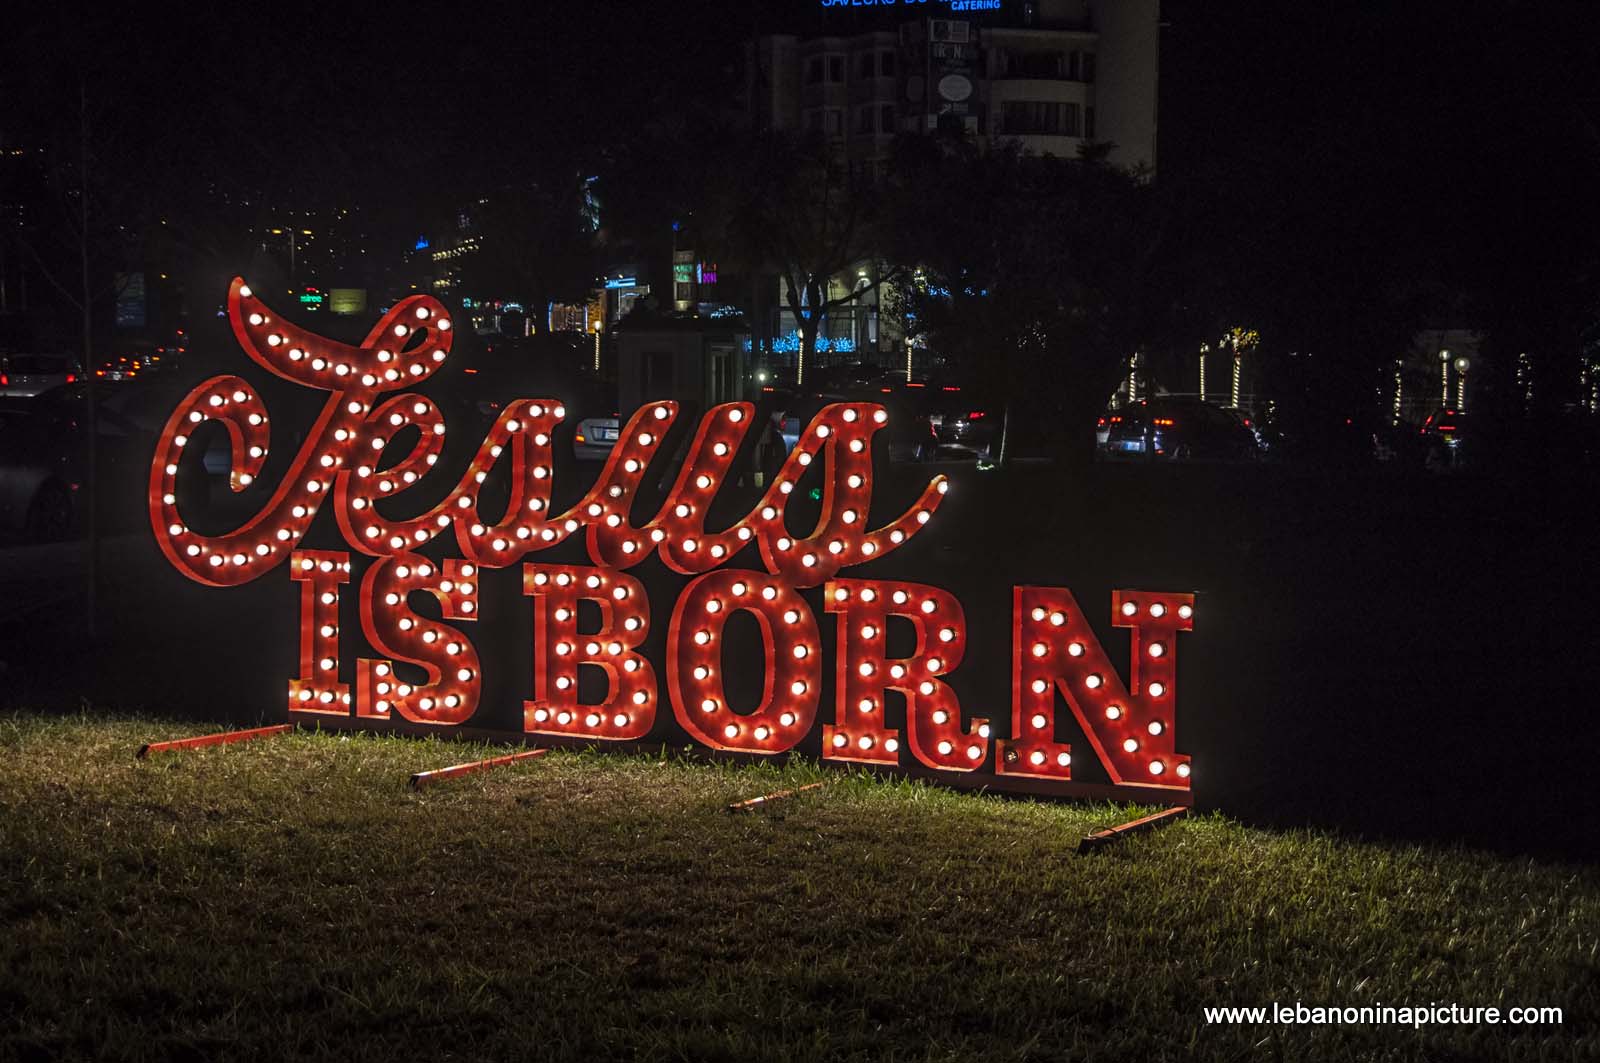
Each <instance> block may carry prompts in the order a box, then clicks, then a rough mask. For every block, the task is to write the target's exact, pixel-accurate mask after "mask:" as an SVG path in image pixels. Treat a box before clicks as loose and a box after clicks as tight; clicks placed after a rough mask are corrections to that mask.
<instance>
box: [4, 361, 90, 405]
mask: <svg viewBox="0 0 1600 1063" xmlns="http://www.w3.org/2000/svg"><path fill="white" fill-rule="evenodd" d="M77 379H78V364H77V363H76V362H74V361H73V360H72V359H71V358H68V357H67V356H66V355H57V354H8V355H5V356H3V357H0V395H5V396H8V397H12V398H24V399H27V398H32V397H33V396H35V395H38V394H39V393H40V392H44V391H49V390H50V389H51V388H59V387H61V386H62V385H64V384H71V383H74V382H76V381H77Z"/></svg>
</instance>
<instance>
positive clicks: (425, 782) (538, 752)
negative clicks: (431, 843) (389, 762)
mask: <svg viewBox="0 0 1600 1063" xmlns="http://www.w3.org/2000/svg"><path fill="white" fill-rule="evenodd" d="M548 752H550V751H549V750H548V749H525V750H523V751H522V752H521V753H508V754H506V755H505V756H503V757H490V758H489V759H488V760H474V761H472V762H470V763H467V764H454V765H451V766H450V767H448V768H439V769H438V770H436V771H419V772H417V773H416V774H415V775H413V776H411V788H412V789H413V790H420V789H422V788H423V787H424V786H431V785H432V784H434V783H436V782H444V781H445V780H446V779H454V778H456V777H457V776H461V775H471V774H472V773H473V772H478V771H488V770H489V769H490V768H498V767H500V766H501V765H502V764H515V763H516V762H517V761H519V760H531V759H533V758H534V757H542V756H544V755H545V754H546V753H548Z"/></svg>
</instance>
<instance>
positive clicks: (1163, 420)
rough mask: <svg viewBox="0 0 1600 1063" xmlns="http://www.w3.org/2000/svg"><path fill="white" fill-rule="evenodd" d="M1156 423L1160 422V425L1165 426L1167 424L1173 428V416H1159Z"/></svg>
mask: <svg viewBox="0 0 1600 1063" xmlns="http://www.w3.org/2000/svg"><path fill="white" fill-rule="evenodd" d="M1155 423H1156V424H1158V425H1163V426H1165V427H1167V428H1171V427H1172V418H1170V417H1157V418H1156V419H1155Z"/></svg>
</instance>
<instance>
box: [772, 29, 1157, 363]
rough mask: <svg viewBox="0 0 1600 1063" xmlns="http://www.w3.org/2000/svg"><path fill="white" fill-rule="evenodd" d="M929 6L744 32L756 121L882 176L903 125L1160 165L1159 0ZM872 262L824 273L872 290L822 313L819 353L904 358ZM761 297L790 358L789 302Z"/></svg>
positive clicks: (833, 287)
mask: <svg viewBox="0 0 1600 1063" xmlns="http://www.w3.org/2000/svg"><path fill="white" fill-rule="evenodd" d="M924 10H926V12H927V13H926V14H924V15H923V16H922V17H919V18H916V19H908V18H907V17H906V9H904V8H896V7H878V8H868V9H856V8H851V9H849V10H848V12H839V15H840V17H839V19H838V20H837V23H836V24H837V26H838V32H836V33H830V34H828V35H817V34H812V35H803V34H798V33H770V34H764V35H762V36H759V37H757V38H756V39H754V40H752V41H750V42H749V43H748V45H747V47H746V56H745V95H746V101H745V102H746V107H747V119H748V121H749V122H750V123H751V124H752V125H753V126H755V127H756V128H767V129H775V130H795V131H809V132H814V133H820V134H822V135H823V136H825V137H826V138H828V141H829V143H830V144H831V145H832V146H833V147H834V149H835V150H837V151H839V152H841V153H842V154H843V155H844V156H845V158H846V159H848V160H849V162H850V163H851V164H852V165H854V166H859V167H861V168H863V169H864V170H865V171H866V172H867V173H870V174H873V175H881V174H882V173H883V172H884V169H885V167H886V166H887V164H888V160H889V153H890V147H891V144H892V142H893V139H894V137H895V136H897V135H902V134H918V133H931V132H936V131H939V130H958V131H962V132H965V133H966V134H968V135H969V136H972V137H973V138H975V139H976V140H977V141H978V143H979V144H980V145H984V144H999V143H1002V142H1014V143H1016V144H1018V145H1020V146H1021V147H1022V148H1023V149H1025V150H1027V151H1030V152H1034V153H1037V154H1041V155H1050V156H1057V157H1063V158H1076V157H1078V156H1080V155H1081V154H1083V153H1085V152H1088V151H1091V150H1092V151H1095V152H1098V153H1103V155H1104V158H1105V159H1106V160H1107V161H1108V162H1110V163H1112V164H1114V165H1118V166H1123V167H1127V168H1130V169H1134V168H1137V169H1142V170H1144V171H1146V172H1151V173H1153V172H1154V170H1155V168H1156V128H1157V84H1158V63H1159V51H1160V49H1159V38H1160V11H1159V4H1158V2H1157V0H1038V2H1034V3H1016V4H1012V3H992V4H991V3H962V2H961V0H951V2H949V3H946V4H939V5H929V8H928V9H924ZM831 14H832V12H830V15H831ZM830 21H832V20H831V19H830ZM875 268H876V267H875V264H874V263H872V262H868V261H864V262H860V263H857V264H856V265H855V266H854V267H852V268H851V269H850V270H847V271H845V272H844V273H843V274H841V275H839V276H836V277H833V278H831V279H830V281H829V284H828V286H827V291H826V297H827V298H829V299H834V298H838V297H841V296H843V295H846V294H848V292H849V291H850V289H851V288H860V289H863V290H864V294H863V295H862V296H861V297H860V298H859V299H858V300H857V301H855V302H853V303H848V304H846V305H845V306H842V307H840V308H838V309H837V310H834V311H832V312H831V313H830V315H829V318H828V319H827V320H826V321H824V323H823V329H822V332H821V334H820V336H819V342H818V350H819V353H822V354H823V355H824V356H825V358H824V360H825V361H826V360H830V359H831V360H837V359H839V358H844V359H856V358H860V359H863V360H869V361H870V360H873V359H874V358H875V357H877V358H880V359H881V358H889V359H892V360H894V361H896V363H898V360H899V358H900V357H901V356H902V354H903V350H904V339H903V337H902V336H901V334H900V332H899V330H898V328H896V327H895V326H894V325H893V324H892V322H890V321H889V320H888V318H887V316H885V317H884V318H883V319H882V320H881V321H880V303H881V302H882V300H883V295H882V292H881V289H880V288H878V287H877V286H875V285H874V284H873V283H872V280H873V276H872V271H873V270H874V269H875ZM774 287H775V282H774ZM767 305H768V307H769V309H767V310H766V311H765V312H761V311H760V310H757V311H756V317H757V319H758V320H760V322H761V326H762V330H763V331H764V333H765V335H764V336H762V337H760V338H759V339H758V341H757V342H759V343H763V344H765V345H767V346H768V347H769V349H770V350H771V351H772V353H773V355H774V356H775V358H776V360H778V361H783V360H786V359H787V358H788V357H792V354H790V353H786V352H792V351H793V350H794V349H795V348H796V346H797V343H798V329H797V327H796V322H795V320H794V315H793V314H792V312H790V311H789V310H787V309H785V308H783V307H782V300H781V298H779V297H777V296H774V297H772V298H771V300H770V302H769V303H768V304H767Z"/></svg>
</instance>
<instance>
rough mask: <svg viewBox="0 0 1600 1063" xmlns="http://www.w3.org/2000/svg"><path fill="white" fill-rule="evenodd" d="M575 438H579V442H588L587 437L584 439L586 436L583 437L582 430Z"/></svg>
mask: <svg viewBox="0 0 1600 1063" xmlns="http://www.w3.org/2000/svg"><path fill="white" fill-rule="evenodd" d="M573 438H574V439H576V440H577V442H579V443H587V442H588V440H586V439H584V438H583V433H582V432H579V433H578V434H577V435H576V436H574V437H573Z"/></svg>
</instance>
